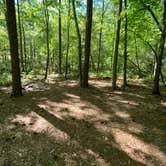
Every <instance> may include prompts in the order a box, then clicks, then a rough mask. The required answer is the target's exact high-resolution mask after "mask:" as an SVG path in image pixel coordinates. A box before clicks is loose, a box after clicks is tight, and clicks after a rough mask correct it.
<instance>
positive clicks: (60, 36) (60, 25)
mask: <svg viewBox="0 0 166 166" xmlns="http://www.w3.org/2000/svg"><path fill="white" fill-rule="evenodd" d="M59 74H62V21H61V0H59Z"/></svg>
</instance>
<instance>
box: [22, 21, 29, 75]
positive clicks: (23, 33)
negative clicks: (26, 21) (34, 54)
mask: <svg viewBox="0 0 166 166" xmlns="http://www.w3.org/2000/svg"><path fill="white" fill-rule="evenodd" d="M22 37H23V43H24V45H23V48H24V58H23V59H24V71H25V72H26V74H27V72H28V70H27V50H26V37H25V30H24V25H23V22H22Z"/></svg>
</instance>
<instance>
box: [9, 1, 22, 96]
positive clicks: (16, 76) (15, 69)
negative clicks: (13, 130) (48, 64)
mask: <svg viewBox="0 0 166 166" xmlns="http://www.w3.org/2000/svg"><path fill="white" fill-rule="evenodd" d="M6 8H7V15H6V16H7V27H8V33H9V40H10V54H11V66H12V88H13V96H14V97H19V96H22V88H21V77H20V67H19V53H18V38H17V25H16V13H15V2H14V0H6Z"/></svg>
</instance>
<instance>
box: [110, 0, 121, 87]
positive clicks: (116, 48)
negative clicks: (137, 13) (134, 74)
mask: <svg viewBox="0 0 166 166" xmlns="http://www.w3.org/2000/svg"><path fill="white" fill-rule="evenodd" d="M121 11H122V0H119V11H118V17H120V14H121ZM120 26H121V18H119V19H118V21H117V29H116V40H115V50H114V63H113V78H112V89H113V90H115V89H116V81H117V64H118V53H119V41H120Z"/></svg>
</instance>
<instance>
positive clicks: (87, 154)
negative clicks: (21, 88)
mask: <svg viewBox="0 0 166 166" xmlns="http://www.w3.org/2000/svg"><path fill="white" fill-rule="evenodd" d="M134 84H135V85H133V86H130V87H127V89H126V90H125V91H120V90H117V91H111V84H110V81H104V80H103V81H100V80H92V81H90V88H89V89H83V90H82V89H80V88H79V86H78V82H77V81H75V80H67V81H65V80H63V78H62V80H61V81H58V78H55V77H54V76H51V77H50V78H49V80H48V81H47V83H44V82H43V81H42V82H39V83H38V81H35V83H33V82H31V83H30V84H28V82H26V84H25V85H26V87H25V91H26V93H25V94H24V96H23V97H22V98H18V99H12V98H7V95H6V94H4V96H3V98H2V100H1V101H0V114H1V116H0V165H5V164H6V165H19V166H22V165H25V166H26V165H46V166H47V165H48V166H53V165H58V166H59V165H60V166H61V165H62V166H63V165H67V166H78V165H85V166H90V165H94V166H165V165H166V157H165V156H166V148H165V147H166V142H165V138H166V131H165V126H166V110H165V97H166V96H165V92H164V93H163V96H162V97H156V96H152V95H151V94H150V91H149V88H150V86H148V85H146V84H145V83H143V82H142V81H138V82H137V81H136V82H134ZM139 84H140V85H143V86H140V85H139ZM118 85H119V86H120V85H121V81H119V82H118ZM1 93H3V92H1Z"/></svg>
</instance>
